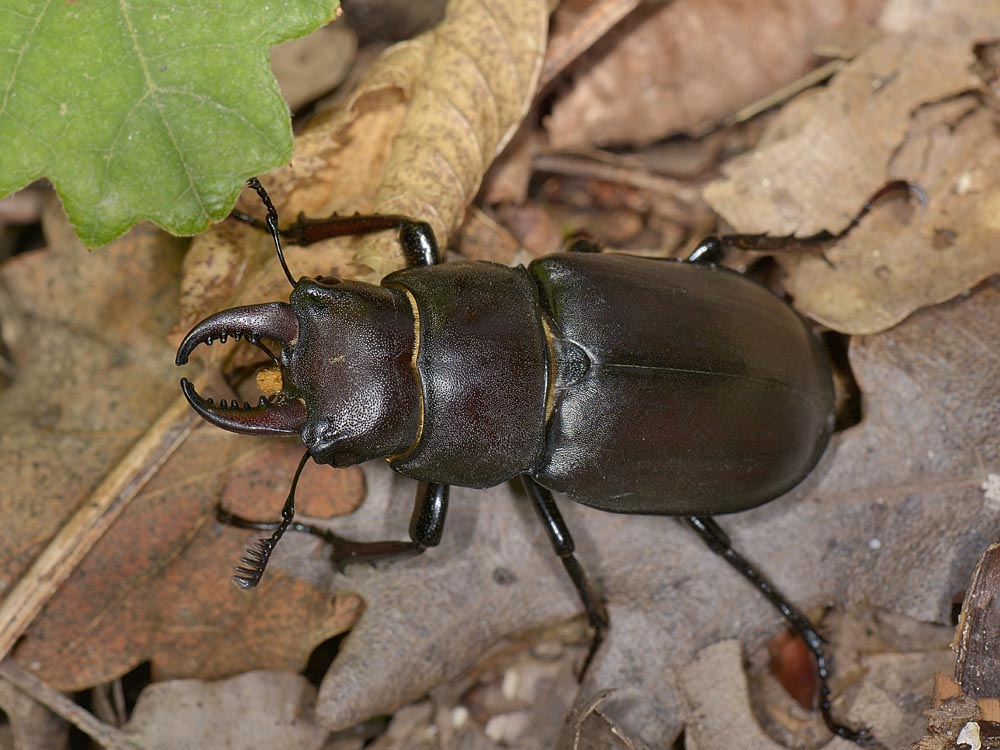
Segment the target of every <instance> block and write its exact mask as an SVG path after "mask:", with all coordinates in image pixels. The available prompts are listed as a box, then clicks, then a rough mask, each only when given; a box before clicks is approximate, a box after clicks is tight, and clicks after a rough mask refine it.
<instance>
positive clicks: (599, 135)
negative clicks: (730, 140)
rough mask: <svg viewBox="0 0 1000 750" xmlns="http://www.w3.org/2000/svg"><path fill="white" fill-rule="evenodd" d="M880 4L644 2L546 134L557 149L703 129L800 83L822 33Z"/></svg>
mask: <svg viewBox="0 0 1000 750" xmlns="http://www.w3.org/2000/svg"><path fill="white" fill-rule="evenodd" d="M882 2H883V0H839V1H838V2H823V1H822V0H810V2H796V3H757V2H752V1H750V2H748V0H711V1H710V2H707V1H706V0H675V1H674V2H670V3H660V2H648V3H645V4H644V5H642V6H640V8H639V9H638V10H636V11H635V12H634V13H633V14H632V15H631V16H629V17H628V18H626V19H625V20H624V21H623V22H622V23H621V24H619V25H618V27H616V29H615V30H614V31H613V32H612V33H611V34H609V35H608V36H607V37H606V38H605V39H604V40H602V41H601V42H600V43H598V44H597V45H595V47H594V48H593V49H592V50H591V51H590V52H588V54H587V58H586V62H585V63H584V64H581V65H579V66H578V70H577V71H576V73H575V74H574V76H573V85H572V87H571V88H570V89H569V90H568V91H567V92H566V93H564V94H563V95H562V96H560V98H559V99H558V100H557V101H556V103H555V105H554V106H553V110H552V116H551V117H550V118H549V121H548V123H547V126H546V127H547V130H548V133H549V136H550V138H551V140H552V143H553V145H555V146H557V147H560V148H569V147H573V146H584V145H606V144H612V143H616V144H639V145H641V144H646V143H650V142H652V141H655V140H657V139H659V138H662V137H664V136H666V135H669V134H671V133H678V132H698V131H702V130H704V129H706V128H707V127H710V126H712V125H714V124H715V123H717V122H718V121H719V120H721V119H723V118H724V117H726V116H727V115H730V114H732V113H733V112H736V111H737V110H739V109H740V108H741V107H744V106H746V105H748V104H750V103H751V102H754V101H756V100H757V99H759V98H761V97H763V96H765V95H766V94H769V93H771V92H772V91H774V90H775V89H777V88H779V87H781V86H783V85H785V84H787V83H790V82H791V81H794V80H795V79H796V78H798V77H799V76H800V75H802V74H803V73H805V72H806V71H807V70H808V69H809V67H810V65H811V63H812V61H813V51H812V48H811V42H812V41H814V37H816V36H817V35H819V34H820V33H821V32H823V31H825V30H829V29H832V28H834V27H837V26H840V25H845V24H859V23H864V22H867V21H871V20H874V18H875V16H876V15H877V13H878V11H879V9H880V7H881V6H882Z"/></svg>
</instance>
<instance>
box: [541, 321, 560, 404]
mask: <svg viewBox="0 0 1000 750" xmlns="http://www.w3.org/2000/svg"><path fill="white" fill-rule="evenodd" d="M541 319H542V331H543V332H544V333H545V349H546V354H547V355H548V358H549V382H548V384H547V385H546V386H545V424H548V423H549V419H551V418H552V412H554V411H555V409H556V398H555V395H556V367H557V364H556V349H555V344H553V343H552V340H553V336H552V329H551V328H550V327H549V321H548V320H547V319H546V318H545V316H544V315H542V316H541Z"/></svg>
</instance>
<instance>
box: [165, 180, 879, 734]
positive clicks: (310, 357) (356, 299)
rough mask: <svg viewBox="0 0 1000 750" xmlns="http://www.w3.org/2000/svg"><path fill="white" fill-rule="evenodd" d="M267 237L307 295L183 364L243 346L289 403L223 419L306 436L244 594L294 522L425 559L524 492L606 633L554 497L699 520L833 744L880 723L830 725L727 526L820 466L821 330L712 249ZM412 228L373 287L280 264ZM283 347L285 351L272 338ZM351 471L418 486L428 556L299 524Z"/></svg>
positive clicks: (197, 335) (829, 414)
mask: <svg viewBox="0 0 1000 750" xmlns="http://www.w3.org/2000/svg"><path fill="white" fill-rule="evenodd" d="M248 185H249V187H251V188H252V189H254V190H255V191H256V192H257V194H258V196H259V197H260V199H261V200H262V201H263V203H264V205H265V207H266V208H267V219H266V223H265V224H264V225H261V223H260V222H258V221H256V220H254V219H252V218H251V217H248V216H246V215H242V214H238V215H237V218H242V219H243V220H244V221H250V222H251V223H254V224H256V225H258V226H263V227H264V228H266V229H267V230H268V231H269V232H270V234H271V236H272V237H273V239H274V244H275V248H276V250H277V253H278V258H279V261H280V262H281V265H282V268H283V270H284V272H285V275H286V276H287V278H288V280H289V283H290V284H291V285H292V293H291V295H290V298H289V302H288V303H281V302H273V303H267V304H260V305H250V306H246V307H238V308H233V309H230V310H225V311H223V312H220V313H217V314H215V315H212V316H210V317H209V318H207V319H205V320H203V321H202V322H201V323H198V324H197V325H196V326H195V327H194V328H193V329H192V330H191V331H190V332H189V333H188V334H187V336H186V337H185V338H184V340H183V341H182V343H181V345H180V347H179V349H178V352H177V360H176V361H177V364H178V365H183V364H185V363H187V361H188V357H189V355H190V354H191V352H192V351H193V350H194V349H195V348H196V347H197V346H198V345H199V344H202V343H206V344H211V343H212V341H213V340H216V339H218V340H222V341H225V340H226V338H228V337H230V336H232V337H234V338H237V339H238V338H240V337H243V336H245V337H246V338H247V340H248V341H250V343H252V344H255V345H257V346H259V347H260V348H262V349H264V351H265V352H267V353H268V354H269V355H270V356H271V358H272V361H273V362H274V368H275V369H279V370H280V374H281V384H282V385H281V389H280V392H278V393H277V394H276V395H274V396H272V397H271V398H264V397H262V398H261V399H260V403H259V404H258V405H257V406H250V405H249V404H244V406H242V407H241V406H239V404H238V402H237V401H235V400H234V401H233V402H232V404H227V403H226V401H225V400H223V401H221V402H220V403H219V404H215V403H214V402H213V401H212V400H211V399H205V398H203V397H202V396H200V395H199V394H198V393H197V391H196V390H195V388H194V386H193V385H192V384H191V382H190V381H188V380H187V379H186V378H185V379H182V380H181V387H182V390H183V392H184V395H185V396H186V397H187V399H188V401H189V402H190V404H191V406H192V407H193V408H194V409H195V411H197V412H198V414H200V415H201V416H202V417H204V418H205V419H206V420H207V421H209V422H211V423H212V424H214V425H216V426H218V427H221V428H223V429H226V430H230V431H232V432H238V433H242V434H246V435H299V436H300V437H301V439H302V441H303V443H304V444H305V446H306V452H305V454H304V455H303V457H302V460H301V461H300V463H299V467H298V470H297V471H296V473H295V478H294V479H293V482H292V486H291V489H290V491H289V495H288V499H287V500H286V502H285V505H284V507H283V509H282V514H281V515H282V520H281V521H280V522H278V523H257V522H250V521H246V520H245V519H239V518H235V517H232V516H227V520H229V521H230V522H232V523H235V524H236V525H241V526H244V527H252V528H259V529H269V530H273V532H274V533H273V534H272V535H271V536H270V537H269V538H266V539H261V540H259V541H258V542H257V543H256V544H255V546H253V547H251V548H250V549H248V550H247V554H246V556H245V557H244V558H242V563H243V564H242V566H241V567H238V568H237V570H236V576H235V577H234V581H235V582H236V583H237V584H238V585H240V586H242V587H244V588H251V587H253V586H255V585H257V583H258V582H259V581H260V579H261V576H262V575H263V573H264V569H265V567H266V565H267V562H268V560H269V558H270V555H271V552H272V550H273V549H274V546H275V544H276V543H277V541H278V540H279V539H280V538H281V536H282V535H283V534H284V532H285V531H286V530H287V529H289V528H293V529H297V530H304V531H312V532H313V533H320V534H321V535H323V536H324V537H325V538H326V539H327V540H328V541H330V542H332V543H333V559H334V562H336V563H337V564H339V565H340V564H344V563H348V562H354V561H360V560H366V561H374V560H384V559H390V558H400V557H407V556H411V555H415V554H419V553H422V552H423V551H425V550H426V549H428V548H429V547H434V546H435V545H437V544H438V542H439V541H440V540H441V535H442V532H443V529H444V523H445V516H446V513H447V509H448V488H449V486H450V485H458V486H463V487H473V488H486V487H491V486H494V485H497V484H500V483H502V482H506V481H508V480H511V479H514V478H516V477H520V479H521V481H522V482H523V484H524V487H525V490H526V491H527V494H528V496H529V497H530V498H531V501H532V503H533V504H534V506H535V508H536V510H537V511H538V514H539V516H540V518H541V520H542V522H543V524H544V526H545V528H546V530H547V532H548V535H549V538H550V540H551V542H552V545H553V547H554V549H555V551H556V554H557V555H558V556H559V558H560V559H561V560H562V563H563V565H564V566H565V568H566V570H567V572H568V573H569V576H570V578H571V579H572V581H573V584H574V586H575V588H576V590H577V592H578V594H579V596H580V599H581V601H582V602H583V605H584V608H585V610H586V613H587V616H588V619H589V621H590V623H591V625H592V626H593V628H594V630H595V638H594V644H593V646H592V651H591V653H593V649H596V647H597V645H598V644H599V643H600V640H601V638H602V636H603V633H604V631H605V629H606V627H607V615H606V612H605V609H604V606H603V604H602V602H601V600H600V598H599V597H598V596H596V595H595V594H594V592H593V590H592V588H591V586H590V584H589V582H588V580H587V577H586V575H585V573H584V571H583V568H582V567H581V566H580V564H579V562H578V561H577V559H576V557H575V556H574V545H573V539H572V537H571V536H570V533H569V530H568V529H567V527H566V524H565V522H564V521H563V518H562V516H561V515H560V513H559V510H558V508H557V506H556V504H555V501H554V499H553V497H552V493H553V492H558V493H561V494H564V495H566V496H568V497H569V498H570V499H571V500H574V501H576V502H579V503H583V504H586V505H590V506H593V507H595V508H599V509H601V510H605V511H610V512H613V513H633V514H648V515H675V516H681V517H684V519H685V520H686V521H687V522H688V524H689V525H690V526H691V528H692V529H694V531H696V532H697V533H698V534H699V536H700V537H701V538H702V539H703V540H704V541H705V542H706V543H707V544H708V545H709V547H711V548H712V550H713V551H715V552H717V553H718V554H720V555H722V556H723V557H724V558H725V559H726V560H727V562H729V563H730V564H731V565H732V566H733V567H735V568H736V569H737V570H738V571H739V572H740V573H741V574H743V575H744V576H746V577H747V578H748V579H749V580H750V581H751V582H752V583H753V584H754V585H755V586H757V587H758V588H759V589H760V590H761V591H762V592H763V593H764V594H765V596H767V597H768V599H769V600H770V601H771V602H772V604H773V605H774V606H775V607H777V608H778V610H779V611H780V612H781V613H782V615H783V616H784V617H785V618H786V619H787V620H788V622H789V623H790V624H791V625H792V627H793V628H795V629H796V630H797V631H798V632H799V633H800V634H801V635H802V636H803V637H804V639H805V641H806V644H807V646H808V647H809V648H810V650H811V651H812V652H813V654H814V656H815V657H816V661H817V666H818V672H819V678H820V680H819V682H820V708H821V711H822V714H823V718H824V720H825V722H826V724H827V726H828V727H829V728H830V729H831V731H833V732H835V733H836V734H838V735H840V736H841V737H844V738H847V739H851V740H854V741H857V742H861V743H863V742H866V741H869V740H870V737H871V735H870V733H868V732H867V730H854V729H851V728H849V727H847V726H845V725H843V724H841V723H839V722H838V721H836V720H835V719H834V718H833V717H832V716H831V711H830V699H829V692H830V691H829V688H828V685H827V677H828V663H827V660H826V658H825V656H824V654H823V650H822V639H821V637H820V636H819V634H818V633H817V632H816V631H815V630H814V629H813V627H812V626H811V625H810V623H809V622H808V620H807V619H806V618H805V617H804V616H803V615H802V614H800V613H799V612H798V611H797V610H796V609H795V608H794V607H793V606H792V605H791V604H789V603H788V602H787V601H786V600H785V599H784V598H782V597H781V596H780V594H778V593H777V592H776V591H775V590H774V588H773V587H772V586H771V585H770V584H769V583H768V582H767V580H766V579H765V578H764V577H763V576H762V575H761V574H760V573H758V572H757V571H756V570H755V569H754V568H753V567H752V566H751V565H750V564H749V563H748V562H747V561H746V560H745V559H744V558H743V557H742V556H740V555H739V553H737V552H736V551H735V550H734V549H733V548H732V547H731V545H730V543H729V539H728V537H727V536H726V534H725V533H724V532H723V530H722V529H721V528H720V527H719V526H718V524H717V523H716V522H715V521H714V520H713V519H712V518H711V516H714V515H718V514H723V513H734V512H737V511H742V510H746V509H749V508H752V507H755V506H757V505H760V504H763V503H766V502H768V501H770V500H773V499H775V498H777V497H779V496H781V495H783V494H784V493H785V492H787V491H788V490H790V489H791V488H792V487H794V486H795V485H797V484H798V483H799V482H800V481H802V479H804V478H805V477H806V475H807V474H808V473H809V472H810V471H811V470H812V468H813V467H814V466H815V464H816V462H817V461H818V460H819V457H820V456H821V454H822V453H823V451H824V449H825V448H826V445H827V443H828V441H829V438H830V435H831V433H832V431H833V425H834V391H833V384H832V376H831V370H830V366H829V364H828V362H827V359H826V356H825V354H824V352H823V351H822V349H821V348H820V346H819V344H818V343H817V341H816V339H815V337H814V336H813V335H812V333H811V331H810V329H809V328H808V326H807V325H806V323H805V322H804V321H803V320H802V318H800V317H799V316H798V314H797V313H795V312H794V311H793V310H792V309H791V308H790V307H789V306H788V305H786V304H785V303H784V302H783V301H782V300H780V299H779V298H778V297H776V296H775V295H773V294H772V293H771V292H770V291H768V290H766V289H765V288H764V287H762V286H760V285H759V284H757V283H756V282H754V281H752V280H750V279H748V278H746V277H744V276H742V275H740V274H738V273H736V272H733V271H730V270H728V269H725V268H723V267H722V266H719V265H717V261H718V260H719V259H720V256H721V253H722V245H721V243H720V242H719V240H718V239H717V238H708V239H707V240H704V241H703V242H702V243H701V244H699V246H698V247H697V248H696V249H695V251H694V252H693V253H692V254H691V255H690V256H689V257H688V258H687V259H686V260H683V261H675V260H664V259H649V258H639V257H633V256H624V255H613V254H603V253H601V252H600V249H599V248H597V247H595V246H594V245H591V244H590V243H587V242H584V241H578V242H577V243H575V244H574V245H572V246H571V248H570V252H566V253H558V254H554V255H549V256H546V257H543V258H539V259H537V260H535V261H533V262H532V263H531V264H530V265H529V266H528V267H526V268H525V267H523V266H518V267H516V268H511V267H508V266H502V265H498V264H494V263H486V262H468V263H448V264H441V263H439V254H438V249H437V244H436V241H435V238H434V234H433V232H432V231H431V229H430V226H429V225H427V224H426V223H422V222H418V221H414V220H412V219H410V218H407V217H403V216H389V215H371V216H343V217H337V216H334V217H331V218H329V219H325V220H317V221H311V220H305V219H303V218H301V217H300V219H299V221H298V222H297V223H296V224H295V225H293V226H292V227H291V229H289V230H285V231H283V232H279V230H278V216H277V211H276V210H275V208H274V206H273V205H272V203H271V200H270V198H269V197H268V195H267V193H266V191H265V190H264V188H263V187H262V186H261V185H260V183H259V181H258V180H257V179H256V178H253V179H251V180H250V181H249V183H248ZM384 230H396V231H398V232H399V239H400V243H401V245H402V248H403V250H404V253H405V255H406V258H407V265H408V267H407V268H406V269H404V270H401V271H396V272H394V273H391V274H389V275H388V276H386V277H385V278H384V279H383V280H382V282H381V284H380V285H378V286H375V285H372V284H366V283H361V282H354V281H341V280H339V279H335V278H331V277H318V278H308V277H303V278H301V279H299V280H297V281H296V280H295V278H294V277H293V276H292V275H291V273H290V272H289V270H288V266H287V264H286V263H285V260H284V256H283V254H282V251H281V241H280V237H281V235H284V236H285V237H286V238H288V239H290V240H292V241H294V242H298V243H299V244H308V243H309V242H313V241H317V240H319V239H325V238H327V237H334V236H346V235H356V234H365V233H371V232H378V231H384ZM262 339H269V340H271V341H273V342H276V343H278V344H280V345H281V347H282V348H281V352H280V356H276V355H274V354H271V352H270V350H268V349H267V348H266V347H265V346H263V345H262V344H261V343H260V342H261V340H262ZM309 457H312V458H313V460H314V461H316V462H317V463H320V464H330V465H332V466H336V467H344V466H351V465H354V464H357V463H360V462H363V461H369V460H371V459H385V460H387V461H388V462H389V465H390V466H391V467H392V468H393V469H394V470H395V471H397V472H399V473H400V474H403V475H405V476H407V477H412V478H413V479H416V480H418V481H419V485H418V488H417V492H416V501H415V505H414V510H413V515H412V518H411V522H410V529H409V532H410V541H385V542H367V543H362V542H353V541H350V540H346V539H343V538H341V537H337V536H335V535H333V534H331V533H329V532H317V531H316V530H314V529H311V528H310V527H306V526H304V525H301V524H294V523H293V517H294V496H295V486H296V483H297V481H298V477H299V474H300V473H301V471H302V468H303V466H304V465H305V462H306V460H307V459H308V458H309Z"/></svg>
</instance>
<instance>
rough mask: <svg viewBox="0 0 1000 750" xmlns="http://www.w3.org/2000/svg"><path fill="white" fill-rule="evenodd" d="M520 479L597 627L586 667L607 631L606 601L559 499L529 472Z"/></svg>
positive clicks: (589, 616) (585, 608)
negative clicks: (579, 557) (594, 584)
mask: <svg viewBox="0 0 1000 750" xmlns="http://www.w3.org/2000/svg"><path fill="white" fill-rule="evenodd" d="M521 483H522V484H523V485H524V489H525V491H526V492H527V493H528V496H529V497H530V498H531V502H532V503H533V504H534V506H535V510H536V511H538V517H539V518H540V519H541V520H542V525H543V526H545V530H546V531H547V532H548V534H549V541H550V542H552V548H553V549H554V550H555V551H556V554H557V555H559V559H560V560H562V564H563V567H565V568H566V572H567V573H569V577H570V579H571V580H572V581H573V586H574V587H575V588H576V593H577V594H578V595H579V596H580V601H581V602H583V608H584V610H586V612H587V620H588V621H589V622H590V626H591V627H592V628H593V629H594V640H593V642H592V643H591V645H590V653H589V654H588V656H587V660H586V662H585V663H584V671H586V665H588V664H589V663H590V659H591V658H592V657H593V655H594V653H595V652H596V651H597V648H598V646H600V645H601V642H602V641H603V640H604V634H605V633H606V632H607V629H608V612H607V610H606V609H605V607H604V602H602V601H601V600H600V598H598V597H597V596H595V595H594V591H593V588H592V587H591V585H590V581H588V580H587V574H586V573H584V572H583V567H581V565H580V563H579V561H578V560H577V559H576V557H574V555H573V551H574V549H575V547H576V545H575V544H574V543H573V537H572V536H570V533H569V528H568V527H567V526H566V522H565V521H564V520H563V517H562V514H561V513H560V512H559V508H558V507H557V506H556V501H555V500H554V499H553V497H552V493H551V492H549V491H548V490H547V489H546V488H545V487H542V485H540V484H539V483H538V482H536V481H535V480H534V479H532V478H531V477H529V476H528V475H527V474H522V475H521Z"/></svg>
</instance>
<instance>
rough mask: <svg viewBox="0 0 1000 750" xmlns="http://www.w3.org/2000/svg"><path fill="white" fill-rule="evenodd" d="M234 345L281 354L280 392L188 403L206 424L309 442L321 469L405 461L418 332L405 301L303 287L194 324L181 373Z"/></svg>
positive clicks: (348, 289)
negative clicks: (255, 399) (203, 351)
mask: <svg viewBox="0 0 1000 750" xmlns="http://www.w3.org/2000/svg"><path fill="white" fill-rule="evenodd" d="M229 337H233V338H236V339H239V338H241V337H244V338H246V339H247V340H248V341H250V342H251V343H253V344H259V342H260V340H261V339H270V340H272V341H274V342H276V343H278V344H280V345H281V353H280V355H279V357H278V358H277V359H278V360H279V362H278V364H279V366H280V370H281V383H282V385H281V390H280V391H279V392H278V393H277V394H275V395H274V396H272V397H271V398H270V399H268V398H264V397H261V399H260V402H259V404H258V405H257V406H252V407H251V406H250V405H249V404H246V405H244V406H243V407H241V406H239V404H238V402H236V401H233V403H232V404H228V403H226V401H225V400H223V401H222V402H220V403H219V404H216V403H214V402H213V401H212V400H211V399H206V398H203V397H202V396H201V395H199V394H198V393H197V391H196V390H195V388H194V386H193V385H192V384H191V382H190V381H188V380H187V379H183V380H181V387H182V389H183V391H184V395H185V396H187V399H188V401H189V402H190V404H191V406H192V407H193V408H194V409H195V411H197V412H198V413H199V414H200V415H201V416H202V417H204V418H205V419H206V420H207V421H209V422H211V423H212V424H214V425H216V426H217V427H221V428H223V429H225V430H229V431H231V432H238V433H242V434H245V435H293V434H298V435H300V436H301V438H302V442H303V443H304V444H305V446H306V448H307V449H308V451H309V453H310V454H311V455H312V457H313V458H314V459H315V460H316V461H317V462H319V463H328V464H332V465H334V466H350V465H352V464H355V463H359V462H361V461H367V460H369V459H372V458H384V457H388V456H392V455H397V454H399V453H403V452H405V451H406V450H407V449H408V447H409V446H410V445H411V444H412V443H413V442H414V441H415V439H416V436H417V432H418V431H419V422H420V414H419V412H420V404H419V395H418V386H417V381H416V374H415V372H414V369H413V366H412V359H413V348H414V340H415V333H414V325H413V317H412V313H411V310H410V306H409V303H408V302H407V301H406V298H405V296H404V295H403V294H402V293H400V292H395V291H391V290H388V289H385V288H382V287H378V286H373V285H370V284H363V283H360V282H341V281H339V280H337V279H330V278H323V279H308V278H304V279H301V280H300V281H299V282H298V283H297V284H296V285H295V289H294V290H293V291H292V294H291V298H290V299H289V302H288V303H283V302H273V303H269V304H263V305H250V306H247V307H237V308H233V309H231V310H225V311H223V312H220V313H217V314H216V315H212V316H211V317H209V318H206V319H205V320H204V321H202V322H201V323H199V324H198V325H196V326H195V327H194V328H193V329H192V330H191V332H190V333H188V335H187V336H186V337H185V338H184V340H183V341H182V342H181V345H180V348H179V349H178V351H177V360H176V361H177V364H178V365H183V364H185V363H186V362H187V361H188V357H189V355H190V354H191V352H192V351H193V350H194V349H195V348H196V347H197V346H198V344H201V343H206V344H210V343H212V341H213V340H221V341H225V340H226V339H227V338H229Z"/></svg>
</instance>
